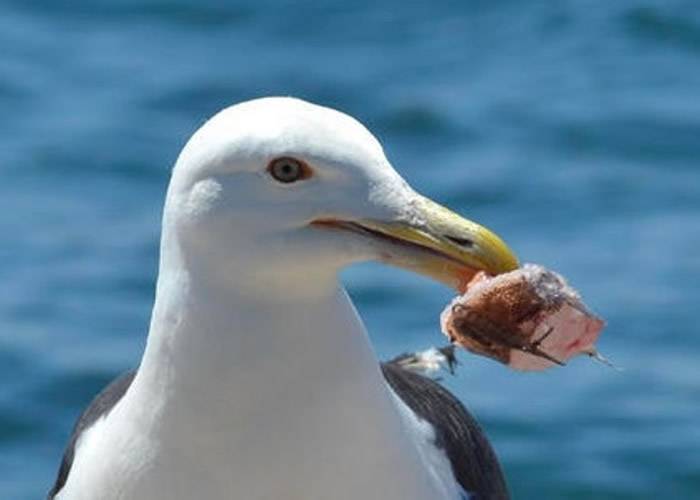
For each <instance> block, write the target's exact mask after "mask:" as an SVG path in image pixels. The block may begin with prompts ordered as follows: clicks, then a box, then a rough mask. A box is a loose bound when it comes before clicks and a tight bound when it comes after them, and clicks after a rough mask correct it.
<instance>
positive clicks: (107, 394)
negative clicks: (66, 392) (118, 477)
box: [47, 371, 136, 500]
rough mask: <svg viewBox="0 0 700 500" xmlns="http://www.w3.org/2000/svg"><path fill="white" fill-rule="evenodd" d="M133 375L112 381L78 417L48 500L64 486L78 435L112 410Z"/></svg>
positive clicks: (130, 373) (132, 372)
mask: <svg viewBox="0 0 700 500" xmlns="http://www.w3.org/2000/svg"><path fill="white" fill-rule="evenodd" d="M135 375H136V372H135V371H130V372H127V373H124V374H122V375H121V376H119V377H117V378H116V379H114V380H113V381H112V382H111V383H110V384H109V385H108V386H107V387H105V388H104V389H103V390H102V392H100V393H99V394H98V395H97V396H96V397H95V399H93V400H92V402H91V403H90V405H89V406H88V407H87V408H86V409H85V411H84V412H83V413H82V414H81V415H80V417H79V418H78V421H77V422H76V423H75V426H74V427H73V432H72V434H71V437H70V440H69V441H68V446H66V450H65V452H64V453H63V459H62V460H61V466H60V467H59V469H58V474H57V476H56V481H55V482H54V485H53V487H52V488H51V490H50V491H49V494H48V496H47V499H48V500H52V499H53V498H54V497H55V496H56V495H58V492H59V491H61V488H63V485H64V484H66V480H67V479H68V474H69V473H70V468H71V466H72V465H73V457H74V455H75V445H76V443H77V442H78V439H79V438H80V435H81V434H82V433H83V432H84V431H85V430H86V429H88V428H90V427H91V426H92V424H94V423H95V422H96V421H97V420H99V418H100V417H102V416H103V415H106V414H107V413H109V412H110V410H111V409H112V408H114V406H115V405H116V404H117V403H118V402H119V400H120V399H121V398H122V396H124V394H125V393H126V390H127V389H128V388H129V386H130V385H131V381H132V380H134V376H135Z"/></svg>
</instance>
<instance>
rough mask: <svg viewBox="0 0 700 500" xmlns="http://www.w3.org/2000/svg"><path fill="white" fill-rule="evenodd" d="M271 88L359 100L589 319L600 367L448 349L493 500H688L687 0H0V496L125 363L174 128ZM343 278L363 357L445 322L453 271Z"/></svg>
mask: <svg viewBox="0 0 700 500" xmlns="http://www.w3.org/2000/svg"><path fill="white" fill-rule="evenodd" d="M319 4H320V3H319ZM496 4H498V5H496ZM269 94H291V95H295V96H300V97H304V98H307V99H310V100H313V101H316V102H319V103H322V104H326V105H332V106H335V107H339V108H341V109H343V110H345V111H347V112H349V113H351V114H353V115H355V116H357V117H358V118H360V119H361V120H362V121H364V122H365V123H366V124H367V125H368V126H369V127H370V128H371V129H372V130H373V131H374V132H375V133H376V134H377V135H378V136H379V137H380V138H381V140H382V141H383V143H384V144H385V147H386V151H387V153H388V155H389V157H390V159H391V160H392V162H393V163H394V164H395V165H396V167H397V168H398V169H399V170H400V171H401V172H402V173H403V174H404V175H405V177H406V178H407V179H408V180H409V181H410V182H411V183H412V184H413V185H414V186H415V187H416V188H417V189H418V190H419V191H422V192H424V193H425V194H426V195H428V196H430V197H433V198H435V199H437V200H440V201H441V202H443V203H446V204H448V205H450V206H451V207H453V208H454V209H456V210H458V211H460V212H462V213H463V214H465V215H467V216H469V217H470V218H473V219H476V220H478V221H480V222H482V223H484V224H486V225H488V226H489V227H492V228H493V229H494V230H496V231H497V232H498V233H500V234H501V235H503V236H504V237H505V238H506V239H507V240H508V241H509V243H510V244H511V246H512V247H513V248H515V249H516V250H517V251H518V253H519V254H520V256H521V258H522V260H524V261H531V262H538V263H542V264H545V265H547V266H549V267H551V268H554V269H556V270H559V271H560V272H562V273H563V274H564V275H566V276H567V277H569V279H570V280H571V281H572V282H573V283H574V284H575V285H576V286H577V287H578V288H579V289H580V290H581V291H582V292H583V294H584V295H585V297H586V298H587V300H588V302H589V304H590V305H591V306H592V307H593V308H594V309H595V310H597V311H598V312H599V313H600V314H601V315H603V316H604V317H605V318H606V319H607V320H608V322H609V327H608V329H607V330H606V332H605V333H604V335H603V338H602V340H601V342H600V348H601V350H602V351H603V352H604V353H605V354H606V355H607V356H609V357H610V358H612V359H613V360H614V361H615V362H616V363H617V364H618V365H621V366H623V367H624V368H625V370H624V371H623V372H621V373H618V372H616V371H614V370H611V369H608V368H606V367H604V366H601V365H597V364H594V363H592V362H590V361H589V360H587V359H580V360H577V361H575V362H572V363H571V365H570V366H569V367H567V368H565V369H557V370H552V371H551V372H547V373H542V374H521V373H513V372H510V371H508V369H506V368H504V367H503V366H500V365H498V364H496V363H494V362H492V361H488V360H483V359H477V358H476V357H474V356H469V355H463V356H462V357H461V359H462V361H463V366H462V368H461V370H460V372H459V374H458V376H457V377H455V378H449V379H448V380H447V382H448V384H449V386H450V387H451V388H452V389H453V390H454V391H455V392H456V393H457V394H458V395H459V396H460V397H461V398H462V399H463V400H464V401H466V402H467V403H468V405H469V407H470V408H471V409H472V410H473V412H474V413H475V414H476V415H477V416H478V417H479V419H480V421H481V422H482V423H483V426H484V427H485V429H486V430H487V432H488V434H489V435H490V437H491V438H492V441H493V443H494V446H495V448H496V449H497V451H498V453H499V455H500V457H501V459H502V461H503V464H504V467H505V472H506V474H507V477H508V482H509V485H510V487H511V489H512V492H513V494H514V497H515V498H524V499H550V498H567V499H594V498H595V499H601V498H608V499H645V498H648V499H652V498H668V499H684V498H700V425H699V424H698V422H699V421H700V420H699V419H700V328H699V327H698V324H699V321H698V319H697V317H696V316H695V314H696V313H697V311H698V305H699V303H698V300H699V297H700V279H699V278H700V272H699V271H700V3H698V2H696V1H672V0H671V1H669V0H666V1H662V0H656V1H653V0H648V1H631V0H630V1H620V0H616V1H587V0H581V1H551V2H544V1H543V2H532V1H531V2H525V1H522V2H515V1H510V2H485V1H475V2H465V1H452V2H426V3H425V4H418V3H413V2H400V1H397V0H393V1H385V2H369V1H367V0H361V1H358V2H347V1H336V2H332V3H331V2H325V3H324V5H323V6H321V5H317V4H316V3H313V2H291V1H284V2H272V1H270V0H266V1H257V2H249V3H245V4H244V3H234V2H224V1H221V2H219V1H215V0H200V1H195V0H177V1H170V2H166V1H165V0H145V1H144V0H125V1H121V2H119V1H107V0H70V1H69V0H43V1H42V0H37V1H34V2H25V1H21V0H6V1H5V2H3V3H2V5H1V6H0V116H1V117H2V118H1V119H0V171H1V172H2V177H1V179H2V182H0V200H1V201H0V207H1V210H0V228H2V234H3V235H4V237H3V239H2V244H1V245H0V279H1V281H2V292H0V498H2V499H8V500H22V499H30V498H40V497H41V496H42V495H43V494H44V493H45V491H46V490H47V488H48V486H49V485H50V483H51V481H52V480H53V476H54V474H55V470H56V467H57V464H58V461H59V457H60V455H61V451H62V447H63V445H64V443H65V440H66V438H67V436H68V433H69V429H70V427H71V425H72V421H73V419H74V418H75V416H76V415H77V413H78V412H79V410H80V408H82V407H83V405H85V404H86V402H87V401H88V400H89V399H90V398H91V396H92V395H93V394H94V393H95V392H96V391H97V390H98V389H99V388H100V387H101V386H102V385H103V384H105V382H107V381H108V380H109V379H110V378H111V377H112V376H114V375H115V374H117V373H118V372H120V371H122V370H124V369H126V368H127V367H131V366H134V364H135V363H136V362H137V359H138V356H139V353H140V352H141V349H142V347H143V343H144V337H145V333H146V325H147V321H148V317H149V310H150V307H151V302H152V299H153V285H154V280H155V271H156V264H157V262H156V252H157V238H158V232H159V215H160V214H159V212H160V206H161V203H162V199H163V194H164V190H165V187H166V183H167V180H168V171H169V169H170V167H171V164H172V163H173V160H174V159H175V157H176V155H177V153H178V151H179V149H180V148H181V147H182V145H183V143H184V141H185V140H186V139H187V137H188V136H189V135H190V134H191V133H192V132H193V131H194V130H195V129H196V128H197V126H198V125H200V124H201V123H202V121H203V120H204V119H205V118H206V117H207V116H209V115H210V114H212V113H213V112H215V111H216V110H218V109H219V108H221V107H224V106H226V105H228V104H230V103H234V102H237V101H241V100H245V99H248V98H252V97H256V96H261V95H269ZM344 278H345V281H346V284H347V286H348V287H349V289H350V292H351V294H352V296H353V297H354V299H355V301H356V303H357V305H358V307H359V310H360V312H361V314H362V316H363V317H364V319H365V320H366V323H367V325H368V327H369V329H370V331H371V335H372V338H373V340H374V342H375V345H376V349H377V351H378V353H379V355H380V356H382V357H390V356H393V355H395V354H397V353H399V352H402V351H404V350H408V349H419V348H424V347H427V346H429V345H432V344H436V343H439V342H441V341H442V338H441V336H440V334H439V332H438V328H437V316H438V314H439V312H440V310H441V309H442V307H443V305H444V304H445V303H446V301H447V300H448V299H449V298H450V297H451V292H450V291H449V290H446V289H444V288H442V287H440V286H438V285H436V284H433V283H431V282H429V281H427V280H425V279H423V278H419V277H416V276H413V275H411V274H408V273H403V272H401V271H397V270H394V269H388V268H384V267H381V266H379V265H363V266H358V267H355V268H352V269H349V270H348V271H347V272H346V273H345V275H344Z"/></svg>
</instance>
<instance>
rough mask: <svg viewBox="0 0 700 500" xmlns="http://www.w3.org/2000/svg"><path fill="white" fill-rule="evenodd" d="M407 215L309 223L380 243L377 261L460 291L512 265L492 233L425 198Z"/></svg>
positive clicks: (514, 265) (513, 259)
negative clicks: (404, 217) (407, 217)
mask: <svg viewBox="0 0 700 500" xmlns="http://www.w3.org/2000/svg"><path fill="white" fill-rule="evenodd" d="M411 215H412V217H411V219H412V220H411V222H403V221H391V222H386V221H380V220H375V219H362V220H359V221H339V220H335V219H334V220H328V219H326V220H320V221H316V222H315V224H317V225H324V226H333V227H335V228H337V229H346V230H351V231H354V232H358V233H362V234H364V235H366V236H369V237H372V238H373V239H376V240H380V242H381V245H380V248H381V250H380V258H381V260H383V261H385V262H387V263H389V264H392V265H396V266H399V267H402V268H405V269H408V270H411V271H414V272H418V273H420V274H424V275H426V276H429V277H431V278H433V279H435V280H437V281H440V282H442V283H445V284H447V285H449V286H452V287H454V288H456V289H457V290H460V291H462V292H463V291H464V290H465V289H466V285H467V284H468V283H469V281H471V279H472V278H473V277H474V275H475V274H476V273H477V272H479V271H484V272H486V273H488V274H491V275H495V274H500V273H504V272H508V271H512V270H514V269H516V268H517V267H518V259H517V257H516V256H515V254H514V253H513V251H512V250H511V249H510V248H508V246H507V245H506V244H505V243H504V242H503V240H501V238H499V237H498V236H497V235H496V234H494V233H493V232H491V231H490V230H488V229H486V228H485V227H483V226H481V225H479V224H477V223H475V222H472V221H470V220H468V219H465V218H463V217H460V216H459V215H457V214H456V213H454V212H452V211H451V210H449V209H447V208H445V207H443V206H442V205H439V204H437V203H435V202H434V201H432V200H430V199H428V198H425V197H423V196H419V197H418V198H417V199H416V202H415V205H414V207H413V209H412V214H411ZM414 219H415V220H414Z"/></svg>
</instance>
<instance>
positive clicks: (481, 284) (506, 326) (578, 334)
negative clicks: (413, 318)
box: [441, 264, 606, 371]
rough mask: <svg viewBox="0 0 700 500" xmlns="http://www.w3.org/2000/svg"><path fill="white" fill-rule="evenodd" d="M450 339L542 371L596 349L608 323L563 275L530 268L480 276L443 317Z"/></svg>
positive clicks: (515, 365) (510, 363) (519, 367)
mask: <svg viewBox="0 0 700 500" xmlns="http://www.w3.org/2000/svg"><path fill="white" fill-rule="evenodd" d="M441 326H442V331H443V333H445V335H447V336H448V338H449V339H450V341H452V342H453V343H456V344H458V345H460V346H461V347H463V348H465V349H467V350H469V351H471V352H473V353H476V354H480V355H483V356H487V357H490V358H493V359H495V360H497V361H500V362H501V363H503V364H506V365H508V366H510V367H511V368H514V369H516V370H525V371H529V370H544V369H546V368H550V367H552V366H555V365H564V364H565V362H566V361H567V360H569V359H570V358H572V357H574V356H576V355H578V354H587V355H589V356H592V357H595V358H596V359H598V360H600V361H603V362H606V360H605V358H603V357H602V356H600V354H598V352H597V351H596V349H595V345H594V344H595V342H596V340H597V339H598V336H599V335H600V332H601V330H602V329H603V327H604V326H605V322H604V321H603V320H602V319H600V318H598V317H597V316H596V315H595V314H593V313H592V312H590V311H589V310H588V308H587V307H586V306H585V305H584V303H583V302H582V301H581V297H580V296H579V294H578V293H577V292H576V291H575V290H574V289H573V288H571V287H570V286H569V285H568V284H567V282H566V280H564V278H562V277H561V276H560V275H559V274H557V273H555V272H553V271H550V270H548V269H545V268H544V267H542V266H537V265H533V264H527V265H525V266H523V267H522V268H520V269H517V270H515V271H511V272H509V273H505V274H501V275H498V276H495V277H489V276H487V275H485V274H484V273H480V274H479V275H477V276H476V277H475V278H474V279H473V280H472V281H471V283H470V284H469V286H468V288H467V291H466V292H465V293H464V294H463V295H461V296H459V297H457V298H455V299H454V300H453V301H452V303H451V304H450V305H449V306H447V308H446V309H445V310H444V311H443V313H442V316H441Z"/></svg>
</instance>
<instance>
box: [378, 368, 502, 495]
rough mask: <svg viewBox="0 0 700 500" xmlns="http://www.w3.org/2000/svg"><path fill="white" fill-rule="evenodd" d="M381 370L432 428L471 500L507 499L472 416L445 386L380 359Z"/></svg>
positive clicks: (498, 471) (497, 466)
mask: <svg viewBox="0 0 700 500" xmlns="http://www.w3.org/2000/svg"><path fill="white" fill-rule="evenodd" d="M381 367H382V373H383V374H384V378H385V379H386V381H387V382H388V384H389V386H390V387H391V388H392V389H393V390H394V392H395V393H396V394H397V395H398V396H399V397H400V398H401V399H402V400H403V402H404V403H405V404H406V405H407V406H408V407H409V408H410V409H411V410H412V411H413V412H414V413H415V414H416V415H417V416H418V417H419V418H421V419H422V420H425V421H427V422H429V423H430V424H431V425H432V426H433V428H434V429H435V445H436V446H437V447H439V448H441V449H443V450H444V451H445V454H446V455H447V458H448V459H449V461H450V464H451V465H452V472H453V474H454V476H455V479H457V482H458V483H459V484H460V486H461V487H462V489H463V490H464V491H465V492H467V493H468V494H469V495H470V497H469V498H470V499H473V500H507V499H508V498H509V495H508V487H507V486H506V482H505V478H504V476H503V471H502V470H501V465H500V463H499V462H498V458H497V457H496V454H495V453H494V451H493V448H491V444H490V443H489V440H488V438H487V437H486V435H485V434H484V432H483V431H482V430H481V427H479V424H478V423H477V422H476V420H475V419H474V417H472V416H471V415H470V414H469V412H468V411H467V409H466V408H465V407H464V405H462V403H460V401H459V400H458V399H457V398H455V397H454V396H453V395H452V394H451V393H450V392H449V391H448V390H447V389H445V388H444V387H443V386H441V385H440V384H439V383H437V382H435V381H434V380H431V379H429V378H428V377H424V376H422V375H418V374H417V373H415V372H411V371H409V370H406V369H404V368H401V367H400V366H399V365H397V364H395V363H393V362H388V363H382V365H381Z"/></svg>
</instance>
